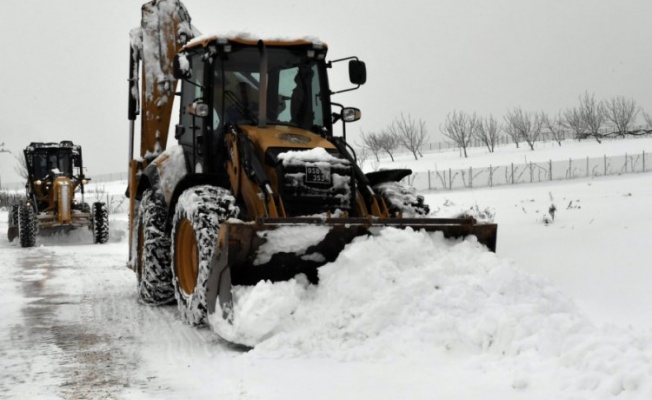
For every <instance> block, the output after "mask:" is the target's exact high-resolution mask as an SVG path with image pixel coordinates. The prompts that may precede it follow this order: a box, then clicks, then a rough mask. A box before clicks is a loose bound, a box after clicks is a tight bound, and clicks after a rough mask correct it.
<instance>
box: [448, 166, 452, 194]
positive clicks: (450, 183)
mask: <svg viewBox="0 0 652 400" xmlns="http://www.w3.org/2000/svg"><path fill="white" fill-rule="evenodd" d="M448 190H453V171H452V170H451V169H450V168H448Z"/></svg>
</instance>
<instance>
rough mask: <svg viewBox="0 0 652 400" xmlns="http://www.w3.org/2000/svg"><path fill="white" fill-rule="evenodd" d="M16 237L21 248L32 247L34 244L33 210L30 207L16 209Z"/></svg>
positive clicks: (34, 225)
mask: <svg viewBox="0 0 652 400" xmlns="http://www.w3.org/2000/svg"><path fill="white" fill-rule="evenodd" d="M18 237H19V238H20V246H21V247H33V246H34V245H35V244H36V224H35V217H34V209H33V208H32V207H30V206H27V205H26V206H21V207H19V209H18Z"/></svg>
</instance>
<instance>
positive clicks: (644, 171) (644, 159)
mask: <svg viewBox="0 0 652 400" xmlns="http://www.w3.org/2000/svg"><path fill="white" fill-rule="evenodd" d="M643 172H645V150H643Z"/></svg>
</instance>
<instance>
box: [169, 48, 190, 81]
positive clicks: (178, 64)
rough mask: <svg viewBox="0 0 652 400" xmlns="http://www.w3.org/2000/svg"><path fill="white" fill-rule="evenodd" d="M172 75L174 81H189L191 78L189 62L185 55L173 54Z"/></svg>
mask: <svg viewBox="0 0 652 400" xmlns="http://www.w3.org/2000/svg"><path fill="white" fill-rule="evenodd" d="M172 75H173V76H174V78H175V79H189V78H191V77H192V68H191V65H190V60H189V59H188V57H186V53H181V54H175V55H174V60H172Z"/></svg>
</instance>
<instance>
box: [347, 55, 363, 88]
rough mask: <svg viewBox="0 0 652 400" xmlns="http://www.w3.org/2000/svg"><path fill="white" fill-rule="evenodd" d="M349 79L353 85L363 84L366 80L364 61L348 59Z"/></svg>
mask: <svg viewBox="0 0 652 400" xmlns="http://www.w3.org/2000/svg"><path fill="white" fill-rule="evenodd" d="M349 80H350V81H351V83H353V84H354V85H364V83H365V82H367V67H366V65H365V63H364V61H360V60H351V61H349Z"/></svg>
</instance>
